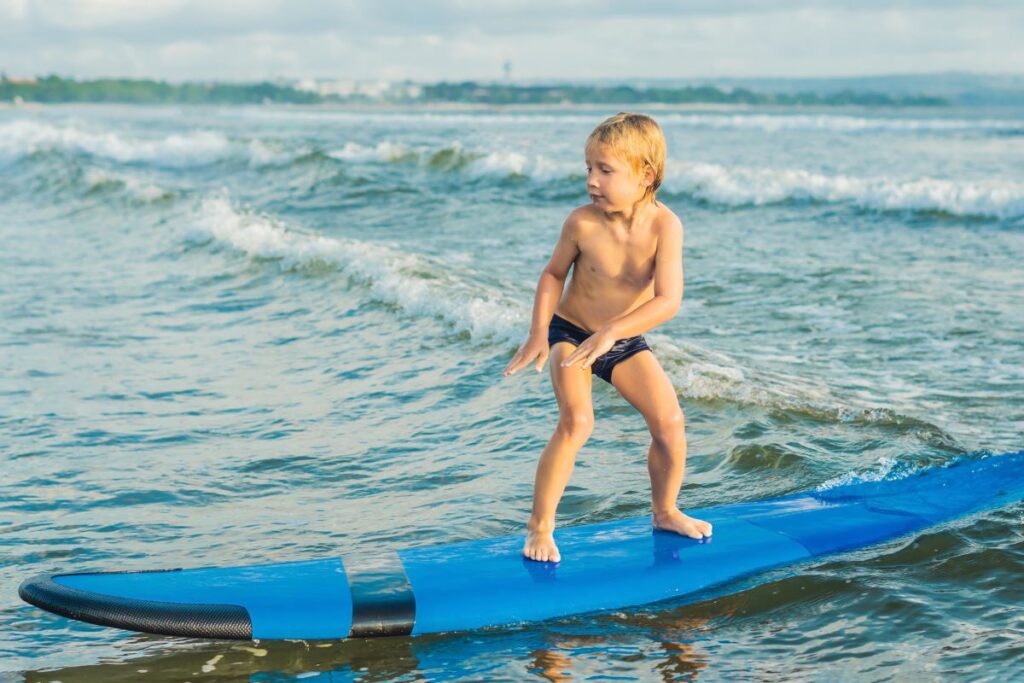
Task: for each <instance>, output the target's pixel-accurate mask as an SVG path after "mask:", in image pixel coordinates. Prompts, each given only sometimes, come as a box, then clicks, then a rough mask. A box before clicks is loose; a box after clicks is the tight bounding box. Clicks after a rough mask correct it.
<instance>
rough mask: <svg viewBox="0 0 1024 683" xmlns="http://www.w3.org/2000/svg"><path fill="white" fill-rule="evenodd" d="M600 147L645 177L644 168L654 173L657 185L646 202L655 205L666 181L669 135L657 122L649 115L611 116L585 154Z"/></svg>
mask: <svg viewBox="0 0 1024 683" xmlns="http://www.w3.org/2000/svg"><path fill="white" fill-rule="evenodd" d="M599 144H605V145H608V147H610V148H611V151H612V153H613V154H615V156H617V157H619V158H620V159H622V160H623V161H625V162H626V163H627V164H629V165H630V167H631V168H632V169H633V172H634V173H636V174H637V175H643V172H644V167H645V166H650V167H651V168H652V169H653V170H654V182H652V183H651V184H650V185H649V186H648V187H647V189H646V190H645V191H644V196H643V198H644V199H648V198H650V199H651V201H654V195H655V193H656V192H657V190H658V188H659V187H661V181H662V180H664V179H665V135H664V134H663V133H662V132H661V126H659V125H658V123H657V121H655V120H654V119H652V118H651V117H650V116H647V115H646V114H634V113H631V112H625V111H621V112H619V113H618V114H616V115H615V116H610V117H608V118H607V119H605V120H604V121H602V122H601V123H600V124H598V126H597V128H595V129H594V130H593V132H592V133H591V134H590V135H589V136H588V137H587V142H586V144H585V145H584V147H583V149H584V152H589V151H590V150H592V149H593V148H594V147H596V146H597V145H599Z"/></svg>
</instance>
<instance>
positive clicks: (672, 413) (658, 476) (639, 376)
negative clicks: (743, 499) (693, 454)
mask: <svg viewBox="0 0 1024 683" xmlns="http://www.w3.org/2000/svg"><path fill="white" fill-rule="evenodd" d="M612 385H613V386H614V387H615V388H616V389H617V390H618V392H619V393H620V394H622V396H623V398H625V399H626V400H627V401H629V403H630V404H632V405H633V407H634V408H636V409H637V410H639V411H640V414H641V415H643V416H644V420H645V421H646V422H647V428H648V429H649V430H650V432H651V447H650V450H649V451H648V453H647V471H648V472H649V473H650V476H651V507H652V512H653V514H654V518H653V523H654V526H655V527H658V528H660V529H667V530H670V531H675V532H677V533H680V534H683V535H684V536H690V537H691V538H701V537H703V536H710V535H711V525H710V524H708V523H707V522H704V521H702V520H699V519H694V518H693V517H689V516H687V515H684V514H683V513H682V512H680V511H679V508H677V507H676V499H677V498H678V497H679V489H680V488H681V487H682V485H683V474H684V473H685V470H686V422H685V420H684V418H683V411H682V409H681V408H680V407H679V398H678V397H677V396H676V391H675V389H674V388H672V382H671V380H669V378H668V375H666V374H665V371H664V370H663V369H662V367H661V364H660V363H658V360H657V359H656V358H655V357H654V354H653V353H651V352H650V351H647V350H645V351H640V352H639V353H637V354H634V355H633V356H630V357H629V358H627V359H626V360H624V361H622V362H620V363H618V364H617V365H616V366H615V367H614V368H613V369H612Z"/></svg>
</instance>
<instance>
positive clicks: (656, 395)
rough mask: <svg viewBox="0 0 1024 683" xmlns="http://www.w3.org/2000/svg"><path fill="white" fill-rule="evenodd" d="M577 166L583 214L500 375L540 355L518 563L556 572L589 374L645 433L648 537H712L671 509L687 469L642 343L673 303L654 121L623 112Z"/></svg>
mask: <svg viewBox="0 0 1024 683" xmlns="http://www.w3.org/2000/svg"><path fill="white" fill-rule="evenodd" d="M585 155H586V162H587V192H588V193H589V194H590V198H591V200H592V203H591V204H588V205H585V206H581V207H579V208H577V209H575V210H574V211H573V212H572V213H570V214H569V217H568V218H566V220H565V223H564V224H563V226H562V233H561V236H560V237H559V239H558V243H557V244H556V245H555V249H554V253H553V254H552V255H551V260H550V261H549V262H548V264H547V266H545V268H544V271H543V272H542V273H541V276H540V281H539V282H538V283H537V295H536V298H535V300H534V305H533V321H532V323H531V327H530V335H529V337H528V338H527V340H526V341H525V342H524V343H523V345H522V346H521V347H520V348H519V351H518V352H517V353H516V354H515V356H513V358H512V360H511V361H510V362H509V364H508V366H507V367H506V368H505V370H504V372H503V375H504V376H505V377H508V376H510V375H513V374H515V373H516V372H517V371H518V370H520V369H521V368H523V367H525V366H527V365H529V364H530V363H533V364H534V365H535V366H536V369H537V372H540V371H541V369H542V368H543V367H544V361H545V360H546V359H547V358H548V356H549V354H550V357H551V383H552V386H553V388H554V391H555V398H556V399H557V400H558V412H559V418H558V426H557V427H556V428H555V433H554V435H553V436H552V437H551V440H550V441H548V445H547V446H546V447H545V448H544V451H543V452H542V453H541V456H540V462H539V463H538V465H537V476H536V479H535V481H534V492H533V513H532V514H531V516H530V520H529V522H528V523H527V536H526V543H525V545H524V546H523V555H525V556H526V557H528V558H529V559H531V560H537V561H542V562H547V561H551V562H558V561H560V560H561V555H560V554H559V552H558V547H557V546H556V545H555V539H554V529H555V509H556V508H557V507H558V501H559V500H560V499H561V497H562V493H563V491H564V490H565V485H566V484H567V483H568V481H569V476H570V475H571V474H572V469H573V464H574V461H575V459H576V453H577V452H578V451H579V449H580V448H582V447H583V444H584V443H586V441H587V439H588V438H589V437H590V434H591V432H592V431H593V424H594V408H593V404H592V402H591V396H590V390H591V377H592V374H597V376H598V377H600V378H601V379H603V380H605V381H606V382H609V383H610V384H611V385H612V386H614V387H615V388H616V390H618V392H619V393H620V394H622V396H623V398H625V399H626V400H627V401H628V402H629V403H630V404H632V405H633V406H634V407H635V408H636V409H637V410H638V411H640V413H641V414H642V415H643V417H644V419H645V420H646V422H647V426H648V428H649V429H650V432H651V437H652V441H651V447H650V450H649V451H648V454H647V469H648V472H649V474H650V477H651V503H652V513H653V514H652V517H651V523H652V525H653V526H654V528H656V529H666V530H669V531H674V532H676V533H679V534H682V535H684V536H689V537H691V538H698V539H699V538H703V537H705V536H710V535H711V525H710V524H708V523H707V522H704V521H701V520H699V519H694V518H693V517H689V516H687V515H684V514H683V513H682V512H681V511H680V510H679V509H678V508H677V507H676V498H677V497H678V495H679V489H680V487H681V486H682V483H683V471H684V469H685V465H686V435H685V432H684V422H683V412H682V410H681V409H680V407H679V400H678V398H677V397H676V393H675V390H674V389H673V388H672V383H671V382H670V381H669V378H668V376H667V375H666V374H665V371H664V370H662V368H661V365H660V364H659V363H658V361H657V360H656V359H655V358H654V354H653V353H652V352H651V350H650V347H649V346H648V345H647V342H646V341H645V340H644V338H643V336H641V335H642V333H643V332H646V331H647V330H650V329H653V328H655V327H657V326H658V325H660V324H662V323H664V322H666V321H667V320H670V319H671V318H672V317H673V316H674V315H675V314H676V311H677V310H679V305H680V303H681V302H682V297H683V261H682V258H683V256H682V249H683V226H682V223H681V222H680V221H679V218H677V217H676V215H675V214H674V213H672V211H670V210H669V209H668V207H666V206H665V205H664V204H660V203H658V201H657V200H656V199H655V192H656V191H657V189H658V187H659V186H660V185H661V181H662V179H663V178H664V174H665V137H664V135H662V132H661V128H660V127H659V126H658V124H657V123H656V122H655V121H654V119H652V118H650V117H648V116H644V115H642V114H632V113H626V112H622V113H619V114H616V115H615V116H612V117H611V118H609V119H606V120H605V121H603V122H602V123H601V124H600V125H599V126H598V127H597V128H595V129H594V131H593V132H592V133H591V134H590V136H589V137H588V138H587V142H586V146H585ZM570 266H572V267H573V273H572V280H571V281H570V283H569V288H568V291H567V292H566V293H565V295H564V296H563V295H562V288H563V286H564V285H565V280H566V277H567V275H568V272H569V267H570ZM613 370H614V372H613Z"/></svg>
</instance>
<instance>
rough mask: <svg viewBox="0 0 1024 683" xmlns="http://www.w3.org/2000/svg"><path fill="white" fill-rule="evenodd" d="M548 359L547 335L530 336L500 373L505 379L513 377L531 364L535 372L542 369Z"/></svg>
mask: <svg viewBox="0 0 1024 683" xmlns="http://www.w3.org/2000/svg"><path fill="white" fill-rule="evenodd" d="M547 359H548V340H547V335H546V334H544V335H540V334H531V335H530V336H529V337H528V338H527V340H526V341H525V342H523V345H522V346H520V347H519V350H518V351H516V355H514V356H512V360H510V361H509V362H508V365H507V366H505V370H504V371H503V372H502V373H501V374H502V375H504V376H505V377H508V376H509V375H514V374H515V373H516V372H518V371H519V370H521V369H523V368H524V367H526V366H527V365H529V364H530V363H533V364H534V365H535V366H536V368H537V372H540V371H541V370H543V369H544V361H546V360H547Z"/></svg>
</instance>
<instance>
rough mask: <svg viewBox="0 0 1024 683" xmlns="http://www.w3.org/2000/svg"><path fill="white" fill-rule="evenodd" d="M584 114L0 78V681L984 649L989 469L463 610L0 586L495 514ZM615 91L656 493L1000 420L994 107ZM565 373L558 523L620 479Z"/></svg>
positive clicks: (567, 671) (466, 524)
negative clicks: (101, 100)
mask: <svg viewBox="0 0 1024 683" xmlns="http://www.w3.org/2000/svg"><path fill="white" fill-rule="evenodd" d="M615 111H617V110H611V109H600V108H589V109H578V110H533V111H509V110H480V111H458V110H450V111H449V110H434V111H429V112H425V111H414V110H403V111H386V112H384V111H357V110H347V111H339V110H331V109H313V108H309V109H302V108H267V107H264V108H224V109H219V108H202V107H197V108H185V109H180V108H174V107H165V108H138V107H106V106H104V107H88V106H77V107H53V108H46V109H38V110H35V109H25V108H18V109H0V321H2V323H3V324H2V327H0V472H2V476H0V679H4V680H6V678H7V677H9V678H11V679H12V680H21V679H24V680H29V681H52V680H60V681H64V682H65V683H67V682H69V681H134V680H143V681H154V682H163V681H183V680H191V681H200V680H252V681H261V682H262V681H272V680H291V679H299V678H302V679H303V680H306V679H308V680H315V681H321V680H322V681H347V680H356V679H358V680H392V679H397V680H410V681H411V680H447V679H458V680H526V679H532V678H538V677H546V678H548V679H551V680H561V679H562V677H564V678H565V679H566V680H569V679H572V680H575V679H584V678H588V679H593V680H662V679H664V680H674V679H700V680H737V679H785V680H825V679H833V680H834V679H838V680H907V679H914V680H932V679H935V680H938V679H949V678H956V679H973V680H983V679H988V680H1000V681H1002V680H1008V679H1011V678H1013V677H1014V676H1018V677H1019V676H1020V673H1019V672H1020V671H1021V666H1022V663H1024V612H1022V609H1021V606H1022V604H1024V580H1022V577H1024V533H1022V530H1021V529H1022V527H1021V522H1022V521H1024V508H1021V506H1019V505H1018V506H1016V507H1014V508H1009V509H1003V510H997V511H993V512H991V513H987V514H984V515H981V516H977V517H974V518H970V519H968V520H965V521H964V522H962V523H959V524H953V525H948V526H945V527H940V528H936V529H932V530H930V531H928V532H926V533H923V534H920V535H918V536H916V537H914V538H904V539H900V540H898V541H894V542H891V543H887V544H884V545H881V546H877V547H874V548H870V549H866V550H863V551H859V552H856V553H850V554H846V555H842V556H837V557H834V558H830V559H827V560H826V561H824V562H818V563H815V564H812V565H808V566H805V567H802V568H800V569H799V570H798V571H795V572H793V571H787V572H778V573H776V574H772V575H770V576H769V577H768V580H767V581H766V582H765V583H763V584H761V585H756V586H755V585H753V583H747V584H742V585H738V586H734V587H732V588H731V589H730V590H732V591H734V593H733V594H732V595H728V596H724V597H723V596H718V597H715V596H708V597H707V599H705V600H703V601H700V602H697V603H695V604H690V605H681V604H677V603H665V604H661V605H656V606H650V607H645V608H640V609H631V610H628V611H623V612H617V613H606V614H599V615H582V616H577V617H573V618H569V619H565V620H560V621H554V622H548V623H544V624H535V625H524V626H522V627H515V628H504V629H495V630H488V631H485V632H480V633H462V634H450V635H443V636H430V637H422V638H399V639H388V640H382V641H353V642H344V643H302V642H299V643H259V644H252V643H243V644H238V643H208V642H200V641H188V640H174V639H169V638H160V637H152V636H145V635H139V634H129V633H124V632H119V631H115V630H111V629H103V628H99V627H93V626H89V625H85V624H80V623H76V622H71V621H68V620H65V619H62V618H59V617H56V616H53V615H50V614H47V613H44V612H41V611H39V610H37V609H35V608H33V607H30V606H28V605H25V604H22V603H21V602H20V601H19V600H18V598H17V585H18V583H19V582H20V581H21V580H22V579H23V578H25V577H26V576H28V575H32V574H35V573H39V572H43V571H50V570H53V571H59V570H71V569H73V570H92V569H120V568H157V567H173V566H202V565H223V564H238V563H250V562H272V561H283V560H291V559H302V558H315V557H324V556H329V555H332V554H347V553H353V552H359V551H360V550H365V549H368V548H371V547H372V548H374V549H379V548H382V547H385V548H400V547H406V546H414V545H423V544H434V543H443V542H449V541H456V540H463V539H475V538H482V537H487V536H493V535H500V534H507V533H517V532H520V531H521V530H522V529H523V526H524V524H525V521H526V518H527V516H528V514H529V509H530V500H531V493H532V482H533V473H534V468H535V465H536V459H537V456H538V454H539V452H540V450H541V448H542V447H543V445H544V444H545V443H546V441H547V439H548V437H549V436H550V433H551V431H552V429H553V427H554V424H555V422H556V418H557V408H556V404H555V400H554V397H553V396H552V394H551V389H550V380H549V379H548V376H547V374H546V373H545V374H541V375H537V374H535V373H532V372H528V373H520V374H518V375H516V376H514V377H512V378H502V376H501V370H502V369H503V368H504V366H505V364H506V363H507V361H508V359H509V357H510V356H511V355H512V353H513V352H514V351H515V349H516V347H517V345H518V343H519V342H521V341H522V339H523V337H524V335H525V333H526V331H527V326H528V321H529V312H530V307H531V306H532V300H533V287H534V285H535V283H536V278H537V276H538V274H539V272H540V269H541V268H542V267H543V265H544V263H545V262H546V260H547V257H548V255H549V253H550V250H551V248H552V246H553V244H554V241H555V238H556V237H557V233H558V229H559V227H560V225H561V222H562V220H563V218H564V216H565V215H566V213H567V212H568V211H569V210H570V209H571V208H573V207H574V206H577V205H579V204H581V203H584V202H585V201H587V197H586V193H585V191H584V184H583V176H584V164H583V160H582V144H583V141H584V139H585V137H586V135H587V133H588V132H589V131H590V130H591V129H592V128H593V126H594V125H596V124H597V123H598V122H599V121H600V120H601V119H602V118H604V117H605V116H607V115H609V114H611V113H614V112H615ZM648 111H650V113H653V114H654V115H655V116H656V118H658V120H659V121H660V122H661V124H662V126H663V128H664V130H665V133H666V137H667V139H668V144H669V157H670V160H669V164H668V169H667V174H666V179H665V182H664V185H663V189H662V191H661V192H660V193H659V198H660V199H662V200H664V201H665V202H666V203H667V204H668V205H669V206H671V207H672V208H673V209H674V210H675V211H676V212H677V213H678V214H679V215H680V217H681V218H682V219H683V222H684V223H685V225H686V247H685V267H686V292H685V297H684V303H683V307H682V309H681V311H680V313H679V315H678V316H677V317H676V318H675V319H674V320H672V321H671V322H669V323H667V324H665V325H664V326H662V327H661V328H659V329H657V330H655V331H654V332H652V333H650V334H648V335H647V337H648V340H649V341H650V343H651V345H652V347H653V348H654V350H655V354H656V355H657V357H658V358H659V360H660V361H661V362H662V364H663V365H664V367H665V368H666V370H667V371H668V373H669V375H670V376H671V377H672V379H673V381H674V383H675V385H676V387H677V391H678V394H679V396H680V399H681V401H682V404H683V407H684V409H685V411H686V415H687V424H688V437H689V440H690V443H689V460H688V469H687V480H686V483H685V485H684V489H683V493H682V496H681V499H680V503H681V504H682V506H683V507H684V508H685V507H693V506H698V505H700V506H706V505H715V504H720V503H729V502H735V501H739V500H751V499H757V498H763V497H766V496H772V495H778V494H782V493H786V492H791V491H796V490H800V489H806V488H809V487H813V486H816V485H820V484H823V483H828V482H831V481H835V480H838V479H843V478H849V477H872V476H884V475H886V474H888V473H891V472H899V471H901V470H903V469H905V468H908V467H919V466H928V465H932V464H938V463H943V462H947V461H949V460H951V459H954V458H956V457H959V456H961V455H963V454H965V453H972V452H974V451H978V450H985V451H992V452H999V451H1006V450H1018V449H1019V448H1021V447H1022V446H1024V344H1022V342H1021V340H1022V339H1024V301H1022V291H1024V268H1022V266H1021V264H1022V263H1024V112H1019V111H1005V110H1004V111H980V110H970V109H963V110H937V109H929V110H894V111H883V110H872V111H867V112H866V111H863V110H846V111H844V110H836V109H829V110H798V109H786V110H768V109H761V110H758V109H755V110H710V109H689V110H686V109H663V110H648ZM594 402H595V414H596V417H597V426H596V429H595V433H594V436H593V437H592V438H591V441H590V442H589V443H588V444H587V445H586V446H585V447H584V449H583V451H582V452H581V453H580V456H579V460H578V464H577V468H576V471H575V473H574V476H573V480H572V482H571V483H570V486H569V489H568V490H567V493H566V496H565V498H564V499H563V502H562V505H561V507H560V509H559V520H558V521H559V524H560V525H562V526H564V525H569V524H580V523H586V522H594V521H600V520H608V519H617V518H622V517H628V516H634V515H641V514H644V513H646V512H647V510H648V501H649V499H648V495H649V484H648V480H647V470H646V465H645V461H646V451H647V445H648V443H649V441H648V436H647V433H646V428H645V426H644V423H643V420H642V418H641V417H640V416H639V414H637V413H636V412H635V411H634V410H633V409H632V408H631V407H630V406H629V405H628V404H626V403H625V401H624V400H623V399H622V398H621V397H619V396H618V395H617V394H616V393H615V391H614V389H612V388H611V387H610V386H608V385H606V384H604V383H602V382H595V384H594ZM964 485H965V486H970V485H971V483H970V482H964Z"/></svg>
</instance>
